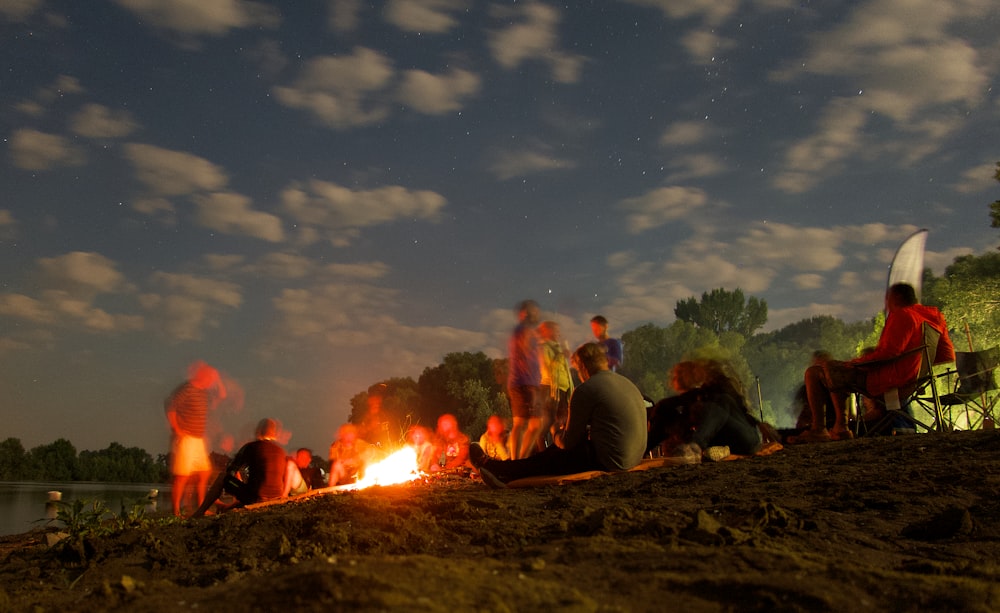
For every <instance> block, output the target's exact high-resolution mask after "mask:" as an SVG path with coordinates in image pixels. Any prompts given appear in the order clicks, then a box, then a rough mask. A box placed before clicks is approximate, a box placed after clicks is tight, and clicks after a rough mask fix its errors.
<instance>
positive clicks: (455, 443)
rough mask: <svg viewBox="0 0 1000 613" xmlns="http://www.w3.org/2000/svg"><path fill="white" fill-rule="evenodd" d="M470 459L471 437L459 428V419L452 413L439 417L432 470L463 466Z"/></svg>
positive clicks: (437, 470) (438, 470)
mask: <svg viewBox="0 0 1000 613" xmlns="http://www.w3.org/2000/svg"><path fill="white" fill-rule="evenodd" d="M468 460H469V437H468V436H466V435H465V434H464V433H463V432H462V431H461V430H459V429H458V420H457V419H455V416H454V415H452V414H450V413H445V414H444V415H442V416H441V417H438V423H437V432H435V433H434V454H433V456H432V463H431V472H433V473H436V472H441V471H443V470H452V469H455V468H461V467H462V466H465V464H466V462H468Z"/></svg>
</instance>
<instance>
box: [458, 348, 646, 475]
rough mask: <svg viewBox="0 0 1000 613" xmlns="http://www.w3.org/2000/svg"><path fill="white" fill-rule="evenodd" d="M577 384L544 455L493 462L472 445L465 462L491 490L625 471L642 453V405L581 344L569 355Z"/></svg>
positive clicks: (601, 356) (602, 359)
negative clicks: (532, 480) (539, 479)
mask: <svg viewBox="0 0 1000 613" xmlns="http://www.w3.org/2000/svg"><path fill="white" fill-rule="evenodd" d="M573 365H574V367H575V368H576V370H577V372H578V373H579V375H580V379H581V380H582V381H583V383H581V384H580V386H579V387H577V388H576V391H574V392H573V398H572V399H571V400H570V407H569V421H568V422H567V424H566V429H565V430H564V431H563V432H561V433H559V435H558V436H556V438H555V444H554V445H552V446H551V447H548V448H547V449H545V451H543V452H541V453H538V454H535V455H533V456H531V457H528V458H522V459H518V460H506V461H503V460H494V459H491V458H490V457H489V456H488V455H487V453H486V452H485V451H484V450H483V448H482V447H480V446H479V445H478V444H473V445H472V446H471V448H470V450H469V459H470V460H471V462H472V465H473V466H474V467H475V468H476V469H477V470H478V471H479V474H480V476H481V477H482V478H483V481H485V482H486V483H487V484H488V485H490V486H491V487H506V483H507V482H509V481H513V480H516V479H521V478H524V477H532V476H539V475H568V474H572V473H578V472H584V471H589V470H605V471H617V470H628V469H630V468H632V467H634V466H636V465H637V464H638V463H639V462H640V461H641V460H642V455H643V452H644V451H645V448H646V403H645V401H644V400H643V397H642V392H640V391H639V388H637V387H636V386H635V385H634V384H633V383H632V382H631V381H629V380H628V379H626V378H625V377H623V376H621V375H619V374H617V373H614V372H611V371H610V370H609V369H608V357H607V354H606V353H605V351H604V347H603V346H601V345H599V344H598V343H587V344H585V345H583V346H582V347H580V348H579V349H577V350H576V353H574V354H573Z"/></svg>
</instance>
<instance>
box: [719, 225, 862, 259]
mask: <svg viewBox="0 0 1000 613" xmlns="http://www.w3.org/2000/svg"><path fill="white" fill-rule="evenodd" d="M842 242H843V238H842V235H841V233H840V232H838V231H837V230H833V229H826V228H808V227H801V226H793V225H789V224H782V223H758V224H754V225H753V226H751V227H750V228H749V229H748V230H747V232H746V234H745V235H744V236H742V237H740V238H739V239H737V241H736V244H737V245H738V246H739V252H740V253H741V254H742V257H743V258H745V259H746V260H748V261H755V262H762V263H768V264H772V265H779V264H785V265H788V266H790V267H792V268H795V269H798V270H806V271H817V270H818V271H829V270H833V269H835V268H837V267H839V266H840V265H841V264H842V263H843V261H844V256H843V255H842V254H841V253H840V251H839V247H840V245H841V243H842Z"/></svg>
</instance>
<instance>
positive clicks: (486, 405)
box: [417, 351, 509, 436]
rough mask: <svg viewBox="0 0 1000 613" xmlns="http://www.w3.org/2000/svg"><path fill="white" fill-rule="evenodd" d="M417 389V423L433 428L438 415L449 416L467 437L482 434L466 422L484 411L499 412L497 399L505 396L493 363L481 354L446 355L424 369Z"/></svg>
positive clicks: (474, 419)
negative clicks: (430, 366) (451, 416)
mask: <svg viewBox="0 0 1000 613" xmlns="http://www.w3.org/2000/svg"><path fill="white" fill-rule="evenodd" d="M417 388H418V391H419V394H420V408H419V413H418V415H419V422H420V423H422V424H425V425H427V426H429V427H434V425H436V423H437V418H438V417H439V416H440V415H443V414H444V413H451V414H452V415H455V417H456V418H458V424H459V427H460V428H461V429H462V430H463V431H464V432H466V433H467V434H469V435H470V436H472V435H473V434H475V435H477V436H478V435H479V434H480V433H481V432H480V431H478V430H473V429H472V428H473V426H474V424H473V423H470V421H468V420H473V421H476V419H477V416H480V415H481V414H482V413H483V412H484V411H486V410H490V411H492V410H499V407H498V406H497V401H496V397H497V395H498V394H501V395H502V394H503V393H504V388H503V385H502V383H501V382H500V381H498V380H497V376H496V375H495V366H494V363H493V360H491V359H490V358H489V357H487V356H486V354H485V353H483V352H481V351H480V352H476V353H470V352H463V353H449V354H448V355H446V356H444V361H443V362H442V363H441V364H439V365H437V366H435V367H433V368H425V369H424V372H423V373H422V374H421V375H420V378H419V379H418V380H417ZM507 413H508V414H509V409H507ZM501 414H502V413H501ZM463 415H464V416H465V419H463V417H462V416H463ZM487 416H488V415H487ZM483 423H485V422H483Z"/></svg>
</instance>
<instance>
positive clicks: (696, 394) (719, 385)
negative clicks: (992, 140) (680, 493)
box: [646, 360, 763, 463]
mask: <svg viewBox="0 0 1000 613" xmlns="http://www.w3.org/2000/svg"><path fill="white" fill-rule="evenodd" d="M731 370H732V369H731V367H730V366H729V365H728V364H726V363H724V362H721V361H719V360H688V361H684V362H679V363H678V364H675V365H674V367H673V369H672V370H671V386H672V387H673V388H674V389H675V390H676V391H677V392H678V395H676V396H671V397H669V398H665V399H663V400H661V401H660V402H658V403H657V404H656V405H655V406H654V407H653V410H652V411H651V413H652V415H651V418H650V427H649V437H648V441H647V444H646V450H647V452H648V451H651V450H653V449H656V448H660V447H661V446H665V447H667V455H671V456H674V457H681V458H684V459H685V460H686V461H688V462H692V463H697V462H700V461H701V460H702V457H703V453H704V452H705V451H707V450H708V449H709V448H713V447H719V448H722V447H728V448H729V451H730V452H731V453H735V454H738V455H752V454H754V453H757V452H758V451H760V448H761V445H762V444H763V436H762V434H761V430H760V428H759V426H758V421H757V419H756V418H754V416H753V415H752V414H751V413H750V409H749V408H748V403H747V401H746V396H745V394H744V393H743V386H742V385H741V384H740V383H739V379H738V378H736V377H735V376H734V375H732V374H730V373H731ZM725 455H728V453H726V454H725ZM723 457H724V456H723Z"/></svg>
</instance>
